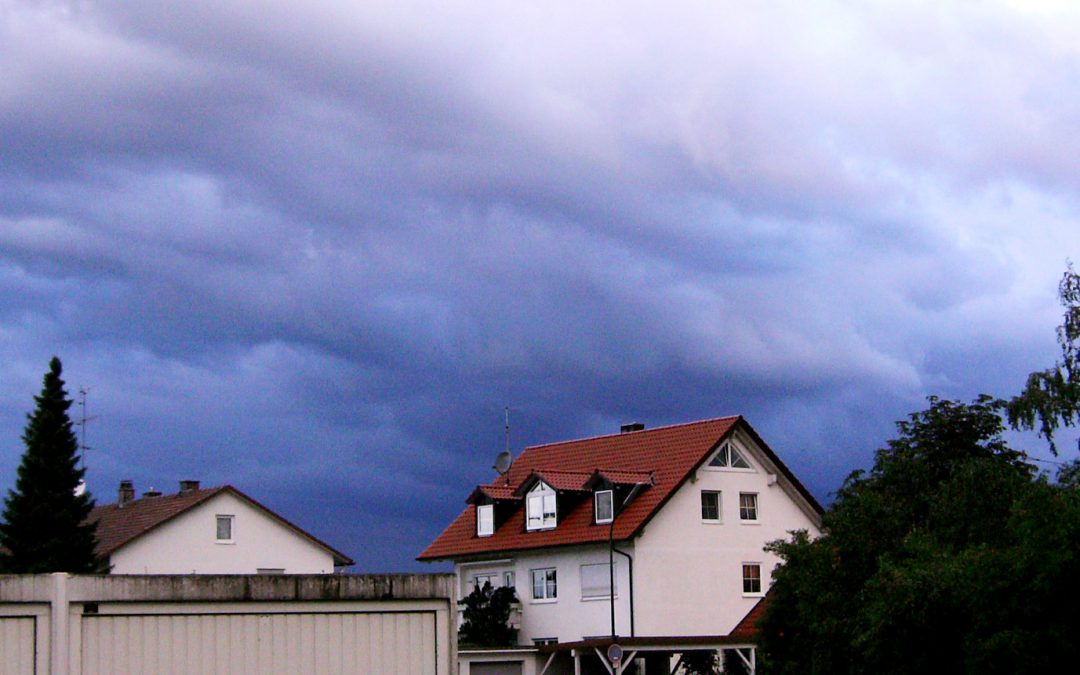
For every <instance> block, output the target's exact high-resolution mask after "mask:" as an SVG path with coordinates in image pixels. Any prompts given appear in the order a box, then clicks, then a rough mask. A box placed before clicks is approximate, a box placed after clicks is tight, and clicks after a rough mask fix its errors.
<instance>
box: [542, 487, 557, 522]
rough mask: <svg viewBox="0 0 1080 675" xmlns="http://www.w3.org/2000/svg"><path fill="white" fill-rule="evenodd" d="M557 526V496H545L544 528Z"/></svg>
mask: <svg viewBox="0 0 1080 675" xmlns="http://www.w3.org/2000/svg"><path fill="white" fill-rule="evenodd" d="M554 525H555V495H544V527H552V526H554Z"/></svg>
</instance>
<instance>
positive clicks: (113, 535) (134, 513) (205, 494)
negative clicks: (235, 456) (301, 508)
mask: <svg viewBox="0 0 1080 675" xmlns="http://www.w3.org/2000/svg"><path fill="white" fill-rule="evenodd" d="M222 493H230V494H232V495H234V496H236V497H238V498H240V499H241V500H243V501H245V502H247V503H248V504H250V505H252V506H254V507H255V508H257V509H259V510H260V511H263V512H264V513H266V515H268V516H270V517H271V518H273V519H274V520H276V521H278V522H279V523H281V524H282V525H284V526H285V527H287V528H289V529H290V530H292V531H293V532H295V533H296V534H298V535H300V536H301V537H304V538H305V539H307V540H309V541H310V542H312V543H313V544H315V545H317V546H319V547H320V548H323V549H326V550H327V551H328V552H330V554H331V555H333V556H334V564H335V565H338V566H342V565H352V564H354V562H353V560H352V559H351V558H349V557H348V556H347V555H345V554H344V553H341V552H340V551H338V550H336V549H334V548H332V547H331V546H329V545H327V544H326V543H325V542H323V541H321V540H319V539H316V538H315V537H314V536H313V535H311V534H308V533H307V532H305V531H304V530H302V529H300V528H299V527H297V526H296V525H293V524H292V523H290V522H289V521H287V520H285V519H284V518H282V517H281V516H279V515H278V514H276V513H274V512H273V511H271V510H270V509H268V508H266V507H265V506H263V505H262V504H260V503H259V502H257V501H255V500H254V499H252V498H251V497H248V496H247V495H245V494H244V493H243V492H240V491H239V490H237V489H236V488H234V487H233V486H231V485H222V486H220V487H213V488H203V489H201V490H190V491H187V492H179V493H177V494H171V495H160V496H156V497H142V498H141V499H136V500H133V501H130V502H127V503H125V504H124V505H123V506H120V505H118V504H104V505H102V506H98V507H96V508H95V509H94V510H93V511H91V512H90V515H89V516H87V518H86V520H87V522H96V523H97V539H98V545H97V553H98V555H99V556H100V557H102V558H107V557H109V556H110V555H112V553H113V552H114V551H116V550H117V549H119V548H120V547H122V546H124V545H126V544H128V543H129V542H131V541H132V540H134V539H137V538H139V537H141V536H142V535H144V534H146V533H147V532H149V531H151V530H153V529H155V528H157V527H159V526H161V525H164V524H165V523H167V522H169V521H170V520H172V519H174V518H176V517H177V516H180V515H181V514H183V513H186V512H187V511H190V510H191V509H193V508H195V507H196V506H198V505H199V504H202V503H203V502H205V501H207V500H209V499H211V498H212V497H215V496H217V495H219V494H222Z"/></svg>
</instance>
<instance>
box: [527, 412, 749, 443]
mask: <svg viewBox="0 0 1080 675" xmlns="http://www.w3.org/2000/svg"><path fill="white" fill-rule="evenodd" d="M740 417H742V415H723V416H721V417H711V418H709V419H706V420H694V421H693V422H677V423H675V424H664V425H661V426H658V427H650V428H647V429H642V430H641V431H628V432H623V431H620V432H615V433H610V434H601V435H599V436H583V437H581V438H571V439H569V440H565V441H552V442H551V443H540V444H538V445H526V446H525V450H532V449H533V448H549V447H551V446H553V445H568V444H570V443H580V442H582V441H598V440H600V439H602V438H618V437H621V436H633V437H635V438H640V436H641V435H642V434H649V433H652V432H654V431H663V430H665V429H674V428H677V427H692V426H696V425H699V424H713V423H715V422H726V421H728V420H736V419H739V418H740Z"/></svg>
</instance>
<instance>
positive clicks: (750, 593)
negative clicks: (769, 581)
mask: <svg viewBox="0 0 1080 675" xmlns="http://www.w3.org/2000/svg"><path fill="white" fill-rule="evenodd" d="M739 569H740V571H741V573H742V594H743V597H747V598H758V597H761V596H763V595H765V580H764V579H762V576H761V575H762V565H761V563H760V562H752V561H751V562H743V563H742V564H741V565H740V567H739ZM752 569H756V570H757V585H758V589H757V590H756V591H755V590H753V589H751V590H747V589H746V586H747V583H748V582H749V583H751V584H752V583H753V581H754V576H753V574H747V572H748V571H750V570H752Z"/></svg>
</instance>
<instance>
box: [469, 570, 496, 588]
mask: <svg viewBox="0 0 1080 675" xmlns="http://www.w3.org/2000/svg"><path fill="white" fill-rule="evenodd" d="M498 581H499V575H498V574H497V573H495V572H480V573H479V574H473V575H472V576H470V577H469V590H470V591H472V589H474V588H483V587H484V584H485V583H488V584H491V587H492V588H498V586H497V585H496V584H497V582H498Z"/></svg>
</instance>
